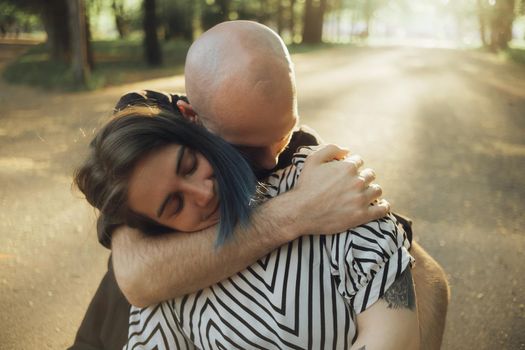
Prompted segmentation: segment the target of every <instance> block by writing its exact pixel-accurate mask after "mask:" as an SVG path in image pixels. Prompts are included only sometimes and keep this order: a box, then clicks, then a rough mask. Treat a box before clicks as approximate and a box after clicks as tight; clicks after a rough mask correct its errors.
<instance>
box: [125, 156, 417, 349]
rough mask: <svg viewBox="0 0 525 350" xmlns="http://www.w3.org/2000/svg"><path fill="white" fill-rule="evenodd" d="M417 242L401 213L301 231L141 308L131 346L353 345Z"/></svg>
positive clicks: (288, 177) (286, 179)
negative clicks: (213, 278) (218, 277)
mask: <svg viewBox="0 0 525 350" xmlns="http://www.w3.org/2000/svg"><path fill="white" fill-rule="evenodd" d="M310 152H311V150H310V149H308V148H303V149H301V150H300V152H298V153H297V154H296V155H295V157H294V159H293V162H292V165H291V166H289V167H287V168H284V169H282V170H279V171H277V172H276V173H274V174H272V175H271V176H270V177H269V179H268V196H269V197H274V196H277V195H279V194H280V193H283V192H285V191H287V190H289V189H290V188H292V187H293V186H294V184H295V183H296V181H297V179H298V176H299V174H300V172H301V169H302V167H303V163H304V159H305V158H306V157H307V155H308V154H309V153H310ZM408 248H409V242H408V240H407V239H406V235H405V232H404V231H403V228H402V227H401V225H399V224H398V223H397V221H396V219H395V218H394V216H392V215H388V216H387V217H385V218H382V219H380V220H376V221H372V222H369V223H368V224H366V225H362V226H359V227H357V228H355V229H352V230H348V231H345V232H341V233H339V234H336V235H327V236H322V235H321V236H308V237H301V238H299V239H296V240H295V241H292V242H290V243H288V244H286V245H284V246H282V247H280V248H279V249H277V250H275V251H273V252H272V253H270V254H269V255H267V256H266V257H264V258H262V259H260V260H259V261H257V262H256V263H255V264H253V265H252V266H250V267H248V268H247V269H246V270H244V271H241V272H239V273H238V274H236V275H234V276H232V277H230V278H228V279H226V280H223V281H221V282H219V283H217V284H215V285H213V286H211V287H209V288H206V289H203V290H200V291H198V292H196V293H194V294H189V295H186V296H184V297H181V298H177V299H174V300H170V301H166V302H163V303H161V304H158V305H154V306H150V307H148V308H144V309H139V308H135V307H132V309H131V314H130V326H129V339H128V345H127V347H126V349H159V350H161V349H195V348H198V349H347V348H349V347H350V345H351V344H352V343H353V342H354V341H355V339H356V337H357V328H356V322H355V320H356V315H357V314H359V313H360V312H362V311H364V310H366V309H367V308H368V307H370V306H371V305H372V304H374V303H375V302H376V301H377V300H378V299H379V298H380V297H381V296H382V295H383V293H384V291H385V290H386V289H388V288H389V287H390V285H391V284H392V283H393V282H394V280H395V279H396V278H397V277H398V276H399V275H400V274H401V272H402V271H404V269H406V268H407V267H408V266H409V264H410V263H411V262H412V260H413V259H412V257H411V256H410V255H409V253H408Z"/></svg>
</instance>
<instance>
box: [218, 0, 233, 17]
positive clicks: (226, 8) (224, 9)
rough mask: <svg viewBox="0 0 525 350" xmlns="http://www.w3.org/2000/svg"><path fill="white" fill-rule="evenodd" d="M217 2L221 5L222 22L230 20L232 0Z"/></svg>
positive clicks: (219, 0)
mask: <svg viewBox="0 0 525 350" xmlns="http://www.w3.org/2000/svg"><path fill="white" fill-rule="evenodd" d="M216 2H217V4H218V5H219V9H220V13H221V18H222V22H224V21H227V20H229V19H230V5H231V0H217V1H216Z"/></svg>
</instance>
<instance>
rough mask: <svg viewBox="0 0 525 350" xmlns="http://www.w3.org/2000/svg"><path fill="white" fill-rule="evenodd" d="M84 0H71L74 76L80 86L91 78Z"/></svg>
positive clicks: (69, 6)
mask: <svg viewBox="0 0 525 350" xmlns="http://www.w3.org/2000/svg"><path fill="white" fill-rule="evenodd" d="M84 6H85V5H84V0H69V1H68V8H69V24H70V31H71V46H72V49H73V50H72V60H71V63H72V64H71V65H72V68H73V76H74V78H75V81H76V83H77V84H79V85H86V83H87V80H88V78H89V72H90V62H89V49H88V46H89V45H86V43H88V33H87V28H88V26H89V24H88V23H86V15H85V7H84Z"/></svg>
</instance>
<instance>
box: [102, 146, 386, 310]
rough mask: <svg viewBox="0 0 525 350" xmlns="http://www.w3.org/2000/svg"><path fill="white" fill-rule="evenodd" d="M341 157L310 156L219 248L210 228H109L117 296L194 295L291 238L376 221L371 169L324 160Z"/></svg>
mask: <svg viewBox="0 0 525 350" xmlns="http://www.w3.org/2000/svg"><path fill="white" fill-rule="evenodd" d="M346 154H347V151H345V150H342V149H340V148H338V147H336V146H333V145H328V146H325V147H324V148H321V149H320V150H319V151H316V152H315V153H313V154H312V155H310V156H309V157H308V158H307V160H306V162H305V166H304V169H303V171H302V173H301V177H300V178H299V181H298V183H297V185H296V187H295V188H294V189H292V190H290V191H289V192H287V193H284V194H282V195H280V196H278V197H276V198H274V199H271V200H270V201H268V202H266V203H264V204H263V205H261V206H260V207H258V208H257V209H256V210H255V211H254V213H253V215H252V219H251V224H250V225H249V227H246V228H241V227H238V228H237V229H236V232H235V234H234V239H233V240H232V241H231V242H228V243H226V244H225V245H223V246H222V247H219V248H215V239H216V228H214V227H213V228H209V229H206V230H204V231H201V232H195V233H174V234H167V235H163V236H156V237H151V236H146V235H144V234H143V233H141V232H139V231H137V230H134V229H131V228H129V227H121V228H119V229H117V230H116V231H115V232H114V233H113V238H112V251H113V264H114V269H115V275H116V278H117V282H118V284H119V286H120V288H121V289H122V291H123V293H124V295H125V296H126V298H127V299H128V300H129V301H130V303H132V304H134V305H136V306H141V307H143V306H146V305H150V304H153V303H157V302H160V301H163V300H167V299H171V298H175V297H178V296H181V295H184V294H187V293H191V292H195V291H197V290H199V289H202V288H205V287H208V286H209V285H212V284H214V283H216V282H218V281H220V280H223V279H225V278H227V277H229V276H231V275H233V274H235V273H237V272H238V271H241V270H243V269H245V268H246V267H247V266H249V265H251V264H253V263H254V262H255V261H256V260H257V259H259V258H260V257H262V256H264V255H266V254H268V253H269V252H271V251H272V250H274V249H276V248H277V247H279V246H281V245H282V244H284V243H286V242H288V241H291V240H293V239H295V238H297V237H299V236H302V235H305V234H319V233H334V232H339V231H343V230H345V229H347V228H348V227H355V226H358V225H361V224H363V223H365V222H369V221H371V220H374V219H376V218H380V217H382V216H384V215H385V214H386V212H387V211H388V210H389V205H388V203H387V202H383V203H381V204H380V205H375V206H370V205H369V203H371V202H373V201H374V200H375V199H377V198H379V196H380V195H381V188H380V187H379V186H377V185H372V186H369V185H370V183H371V182H372V181H373V180H374V178H375V175H374V173H373V172H372V171H370V170H369V169H365V170H363V171H362V172H360V173H359V168H360V167H361V166H362V160H361V159H360V158H359V157H353V158H351V159H350V161H348V162H347V161H345V162H333V161H332V160H334V159H341V158H343V157H344V156H345V155H346Z"/></svg>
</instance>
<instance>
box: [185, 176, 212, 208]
mask: <svg viewBox="0 0 525 350" xmlns="http://www.w3.org/2000/svg"><path fill="white" fill-rule="evenodd" d="M186 191H187V195H189V197H190V198H191V199H192V200H193V202H194V203H195V204H196V205H197V206H199V207H206V206H208V204H209V203H210V201H211V200H212V199H213V197H214V195H215V190H214V183H213V180H212V179H205V180H203V181H201V182H198V183H189V184H188V186H187V189H186Z"/></svg>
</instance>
